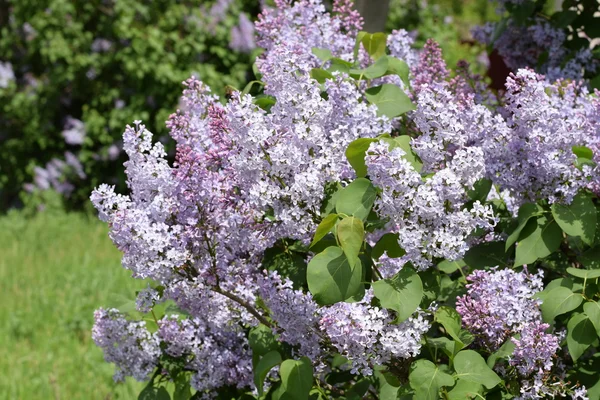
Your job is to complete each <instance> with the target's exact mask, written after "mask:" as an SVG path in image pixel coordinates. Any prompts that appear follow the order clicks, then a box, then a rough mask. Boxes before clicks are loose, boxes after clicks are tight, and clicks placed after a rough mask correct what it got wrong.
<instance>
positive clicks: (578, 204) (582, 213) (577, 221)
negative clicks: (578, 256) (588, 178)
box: [552, 194, 596, 246]
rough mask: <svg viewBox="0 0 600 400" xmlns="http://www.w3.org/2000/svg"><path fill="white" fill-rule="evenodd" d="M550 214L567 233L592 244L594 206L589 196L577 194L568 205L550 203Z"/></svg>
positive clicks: (594, 230) (594, 225)
mask: <svg viewBox="0 0 600 400" xmlns="http://www.w3.org/2000/svg"><path fill="white" fill-rule="evenodd" d="M552 215H553V216H554V219H555V220H556V222H557V223H558V225H559V226H560V227H561V228H562V230H563V231H565V233H566V234H567V235H571V236H577V237H580V238H581V240H583V241H584V243H586V244H588V245H590V246H591V245H592V244H593V243H594V236H595V234H596V208H595V207H594V203H593V202H592V200H590V198H589V197H587V196H585V195H582V194H578V195H577V196H575V198H574V199H573V202H571V204H568V205H564V204H558V203H554V204H552Z"/></svg>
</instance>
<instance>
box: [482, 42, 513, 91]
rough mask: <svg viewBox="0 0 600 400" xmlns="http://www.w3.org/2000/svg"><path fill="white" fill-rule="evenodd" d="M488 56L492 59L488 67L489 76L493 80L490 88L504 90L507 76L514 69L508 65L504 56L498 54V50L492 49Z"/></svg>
mask: <svg viewBox="0 0 600 400" xmlns="http://www.w3.org/2000/svg"><path fill="white" fill-rule="evenodd" d="M488 58H489V60H490V66H489V67H488V71H487V76H489V77H490V78H491V80H492V82H491V83H490V88H492V89H496V90H503V89H504V83H505V82H506V78H507V77H508V74H510V73H511V72H512V71H511V69H510V68H508V67H507V66H506V64H505V63H504V60H503V59H502V56H501V55H500V54H498V51H497V50H494V51H492V52H491V53H490V54H489V55H488Z"/></svg>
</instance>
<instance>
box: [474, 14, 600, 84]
mask: <svg viewBox="0 0 600 400" xmlns="http://www.w3.org/2000/svg"><path fill="white" fill-rule="evenodd" d="M497 24H498V23H492V22H489V23H487V24H485V25H483V26H480V27H477V28H475V29H474V30H473V37H474V38H475V40H477V41H479V42H482V43H486V44H493V46H494V48H495V49H496V50H497V51H498V54H499V55H500V56H502V59H503V60H504V62H505V63H506V65H507V66H508V67H509V68H510V69H512V70H513V71H516V70H517V69H520V68H525V67H533V66H536V65H538V60H540V57H541V56H542V54H547V55H548V57H547V59H546V60H545V61H544V62H543V63H542V64H541V66H540V67H539V68H538V71H539V72H540V73H542V74H544V75H545V76H546V78H547V79H548V80H549V81H555V80H556V79H559V78H564V79H581V78H582V77H583V74H584V72H585V71H590V72H594V71H595V70H596V68H597V63H596V62H595V60H594V59H593V54H592V52H591V50H590V49H581V50H579V51H578V52H577V53H576V54H574V55H573V56H572V57H571V58H570V59H569V60H568V62H567V63H564V61H565V59H566V58H567V56H568V55H569V50H568V49H567V47H566V41H567V35H566V33H565V32H564V31H563V30H560V29H557V28H554V27H553V26H552V25H551V24H550V23H548V22H547V21H545V20H543V19H541V18H538V19H535V20H534V24H533V25H531V26H522V25H519V24H517V23H516V22H514V21H510V22H509V23H508V25H507V26H506V28H505V29H504V30H503V31H502V33H501V34H500V36H499V37H498V38H496V39H495V40H494V41H493V43H492V40H493V38H494V32H495V31H496V29H497Z"/></svg>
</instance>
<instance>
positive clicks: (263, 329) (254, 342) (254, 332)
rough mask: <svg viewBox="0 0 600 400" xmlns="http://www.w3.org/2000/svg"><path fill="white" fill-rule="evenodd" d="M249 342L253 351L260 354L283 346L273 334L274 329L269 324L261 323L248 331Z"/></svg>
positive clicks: (262, 354)
mask: <svg viewBox="0 0 600 400" xmlns="http://www.w3.org/2000/svg"><path fill="white" fill-rule="evenodd" d="M248 343H249V344H250V348H251V349H252V353H253V354H256V355H258V356H264V355H265V354H267V353H269V352H271V351H273V350H278V349H279V348H280V346H281V344H280V342H279V341H278V340H277V339H276V338H275V335H273V331H272V330H271V328H269V327H268V326H265V325H263V324H260V325H258V326H256V327H255V328H252V329H251V330H250V333H248Z"/></svg>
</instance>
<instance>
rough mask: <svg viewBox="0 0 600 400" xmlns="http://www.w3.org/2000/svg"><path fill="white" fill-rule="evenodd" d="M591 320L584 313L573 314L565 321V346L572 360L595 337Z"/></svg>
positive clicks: (577, 356)
mask: <svg viewBox="0 0 600 400" xmlns="http://www.w3.org/2000/svg"><path fill="white" fill-rule="evenodd" d="M597 336H598V335H597V334H596V329H595V327H594V324H592V321H591V320H590V319H589V318H588V316H587V315H585V314H575V315H573V316H572V317H571V319H569V322H568V323H567V347H568V349H569V354H571V358H573V361H577V359H578V358H579V357H581V355H582V354H583V353H585V351H586V350H587V348H588V347H590V345H591V344H592V343H593V342H594V340H596V338H597Z"/></svg>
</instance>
